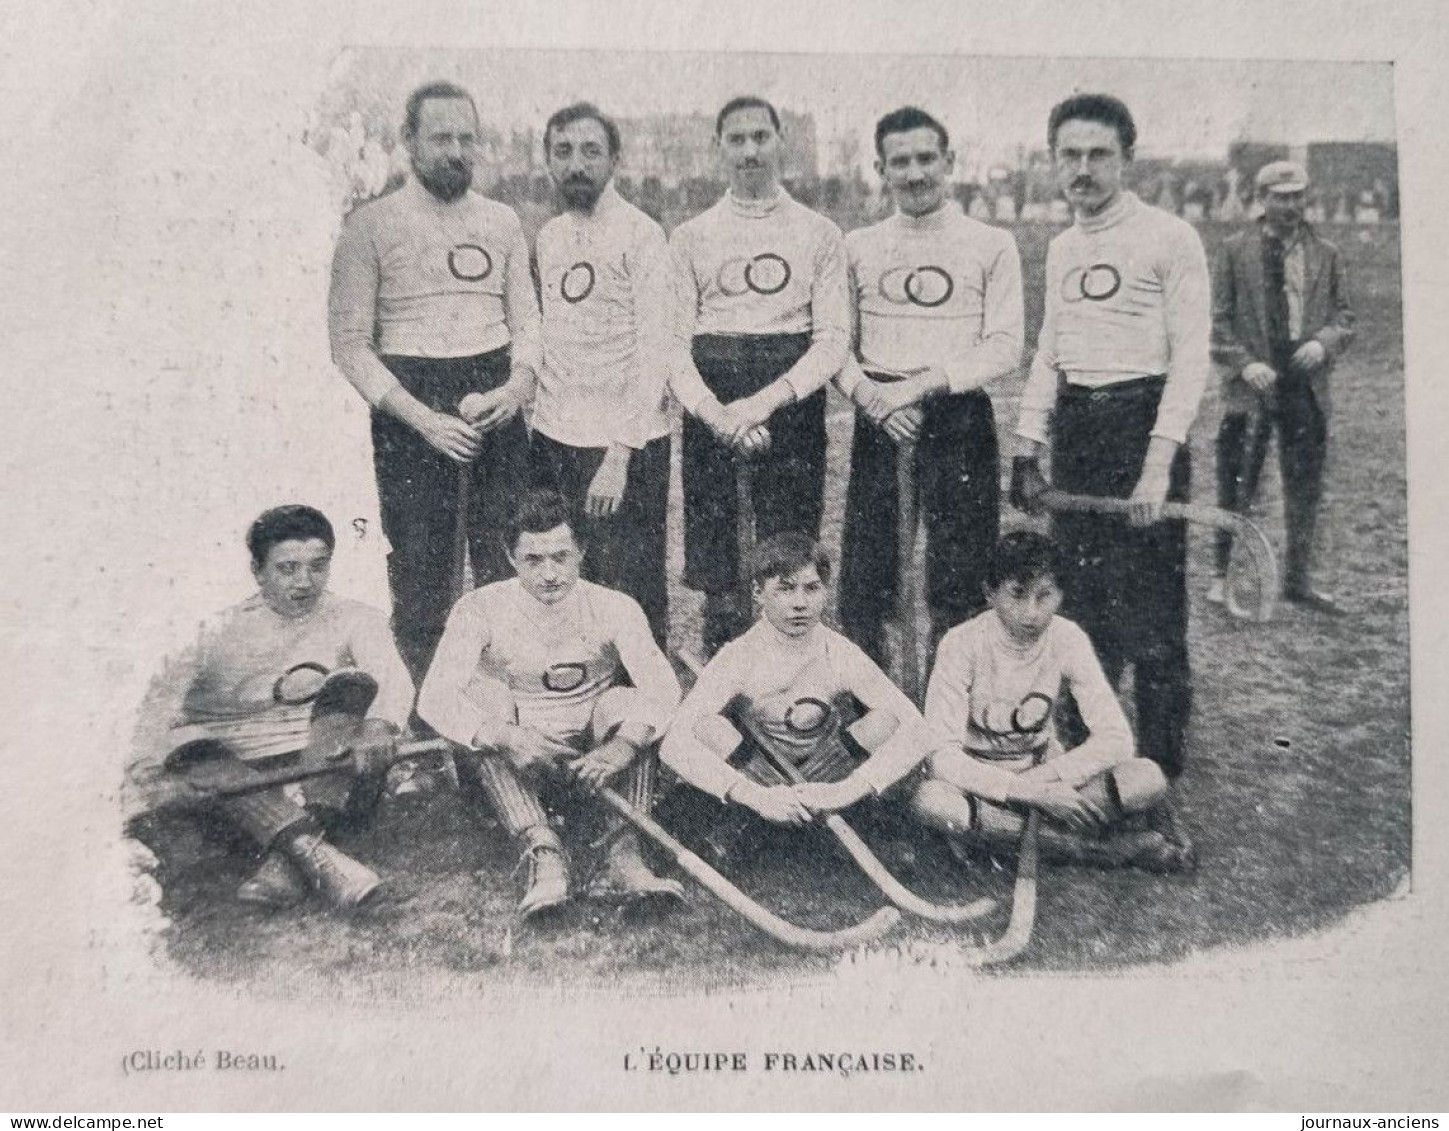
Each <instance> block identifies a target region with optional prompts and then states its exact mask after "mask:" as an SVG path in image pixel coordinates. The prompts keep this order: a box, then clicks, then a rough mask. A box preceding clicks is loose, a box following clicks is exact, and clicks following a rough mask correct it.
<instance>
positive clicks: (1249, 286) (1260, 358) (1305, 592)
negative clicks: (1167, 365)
mask: <svg viewBox="0 0 1449 1131" xmlns="http://www.w3.org/2000/svg"><path fill="white" fill-rule="evenodd" d="M1257 187H1258V195H1259V199H1260V201H1261V202H1262V205H1263V216H1262V219H1260V220H1259V221H1258V222H1257V223H1256V224H1254V225H1253V227H1252V228H1250V229H1249V230H1248V231H1246V232H1243V233H1241V234H1239V235H1236V236H1234V237H1233V238H1232V239H1230V240H1228V242H1227V244H1226V245H1225V246H1224V248H1223V253H1222V256H1221V258H1219V260H1218V262H1217V264H1216V270H1215V272H1214V284H1215V285H1214V287H1213V359H1214V360H1215V361H1216V362H1217V363H1218V365H1219V367H1220V368H1221V369H1222V372H1223V403H1224V409H1223V422H1222V425H1221V427H1220V428H1219V430H1218V502H1219V504H1220V505H1221V506H1223V507H1226V508H1227V509H1229V510H1236V511H1246V510H1247V509H1248V508H1249V507H1250V506H1251V505H1252V503H1253V496H1254V494H1256V492H1257V488H1258V479H1259V476H1260V475H1261V474H1262V470H1263V460H1264V458H1265V457H1266V456H1267V454H1268V439H1269V435H1270V433H1271V431H1272V427H1273V425H1274V424H1275V423H1276V424H1277V426H1278V459H1279V466H1280V467H1281V469H1282V475H1283V510H1284V518H1285V520H1286V523H1285V524H1286V526H1287V528H1288V553H1287V562H1286V568H1285V569H1284V571H1283V596H1284V597H1285V598H1286V599H1287V600H1289V601H1292V602H1294V603H1295V604H1298V605H1301V606H1303V607H1304V608H1307V609H1312V610H1313V611H1315V612H1319V613H1324V614H1326V615H1328V616H1338V615H1341V614H1342V612H1343V610H1342V609H1341V608H1340V607H1339V605H1338V604H1337V603H1336V602H1335V601H1334V600H1333V598H1332V597H1330V596H1328V595H1327V594H1324V593H1319V592H1317V591H1315V590H1314V588H1313V587H1312V584H1311V583H1310V577H1309V574H1310V570H1311V567H1312V564H1313V560H1312V559H1313V536H1314V531H1315V527H1316V525H1317V519H1318V503H1319V500H1320V499H1321V498H1322V495H1323V469H1324V461H1325V458H1326V456H1327V454H1328V408H1329V396H1328V377H1329V374H1330V373H1331V372H1332V370H1333V365H1334V362H1336V361H1337V360H1338V357H1339V355H1340V354H1341V353H1342V352H1343V350H1344V349H1345V348H1346V347H1347V346H1348V345H1349V343H1351V342H1352V341H1353V333H1354V331H1353V324H1354V315H1353V309H1352V307H1351V306H1350V305H1349V297H1348V279H1347V275H1346V274H1345V271H1344V265H1343V257H1342V256H1341V255H1340V254H1339V251H1338V248H1336V247H1335V246H1334V245H1333V244H1331V243H1329V242H1328V241H1327V240H1325V239H1322V238H1321V237H1320V236H1319V235H1318V233H1317V232H1315V231H1314V230H1313V229H1312V227H1310V226H1309V225H1308V223H1307V222H1306V221H1305V220H1304V219H1303V195H1304V193H1305V191H1306V190H1307V188H1308V174H1307V172H1306V171H1305V170H1304V169H1303V167H1302V166H1301V165H1299V164H1297V163H1296V162H1293V161H1274V162H1271V163H1270V164H1267V165H1264V166H1263V168H1262V169H1260V170H1259V171H1258V178H1257ZM1255 420H1258V421H1261V423H1260V425H1259V427H1257V428H1256V429H1255V428H1252V427H1251V425H1252V423H1253V422H1254V421H1255ZM1250 433H1251V434H1252V439H1251V440H1250V438H1249V437H1250ZM1232 545H1233V542H1232V535H1231V534H1228V533H1222V534H1219V535H1218V541H1217V545H1216V547H1215V551H1216V555H1217V556H1216V562H1215V565H1216V568H1217V573H1216V575H1215V576H1214V578H1213V583H1212V588H1211V589H1209V590H1208V600H1210V601H1213V602H1215V603H1221V602H1222V601H1223V574H1224V573H1225V572H1226V571H1227V567H1228V558H1229V557H1230V556H1231V554H1232Z"/></svg>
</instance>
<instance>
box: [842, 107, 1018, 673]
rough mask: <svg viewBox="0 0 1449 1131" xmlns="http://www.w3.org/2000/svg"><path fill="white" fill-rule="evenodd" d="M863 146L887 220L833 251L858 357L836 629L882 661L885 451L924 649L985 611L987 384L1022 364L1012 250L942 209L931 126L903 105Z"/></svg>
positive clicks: (991, 542)
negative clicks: (922, 572) (903, 499)
mask: <svg viewBox="0 0 1449 1131" xmlns="http://www.w3.org/2000/svg"><path fill="white" fill-rule="evenodd" d="M875 139H876V142H875V144H876V156H877V159H876V163H875V167H876V172H877V173H879V174H880V176H881V178H882V179H883V180H884V181H885V184H886V189H887V191H888V192H889V193H890V197H891V200H892V202H893V203H894V205H895V213H894V214H893V215H891V216H889V217H887V218H886V219H884V220H882V221H881V222H880V223H878V224H872V225H871V226H870V227H868V228H858V229H856V230H855V231H853V232H851V233H850V234H849V235H847V236H846V237H845V247H846V251H847V253H848V255H849V261H850V284H851V290H852V295H853V298H854V300H855V310H856V323H857V330H856V350H855V352H856V355H857V356H855V357H852V358H851V359H850V360H849V361H848V362H847V363H846V366H845V368H844V369H842V370H841V372H840V376H839V377H837V378H836V383H837V385H838V386H839V388H840V390H841V392H843V393H845V395H846V396H848V397H850V399H851V400H853V401H854V402H855V404H856V406H857V409H858V412H857V415H856V422H855V439H854V441H853V443H852V445H851V454H850V487H849V490H848V492H847V497H846V510H845V535H844V538H843V539H842V544H843V545H845V546H848V547H849V548H850V549H849V552H848V553H847V554H846V555H844V558H843V560H842V562H841V569H840V617H841V622H842V624H843V625H844V628H845V631H846V634H847V635H848V636H850V638H851V639H852V640H854V641H855V642H856V643H857V644H859V645H860V646H861V647H862V648H864V649H865V651H866V653H867V654H869V655H870V656H871V658H872V659H874V660H876V661H877V662H881V661H882V658H883V645H882V623H883V617H884V615H885V613H886V612H887V610H889V609H890V607H891V602H890V594H891V592H892V591H893V590H894V588H895V586H896V584H897V580H898V578H899V576H900V570H901V569H903V568H905V567H906V566H907V565H909V563H899V562H897V560H896V557H897V554H896V537H895V531H894V526H895V523H896V521H897V517H896V509H897V491H896V478H895V475H894V474H893V473H892V469H893V468H894V466H895V461H896V458H897V456H896V448H897V446H898V445H901V444H904V443H908V442H910V441H917V446H916V447H915V449H914V451H915V457H914V458H915V463H916V477H917V478H916V482H917V484H918V491H919V494H920V496H921V503H922V509H923V510H924V512H925V524H926V534H927V543H926V600H927V605H928V606H929V608H930V610H931V627H932V640H933V642H934V641H935V640H939V639H940V637H941V635H942V634H943V633H944V632H945V631H946V629H948V628H950V627H951V626H952V625H955V624H958V623H959V622H961V621H964V620H966V619H967V618H969V617H971V616H973V615H974V614H975V613H977V612H979V611H980V610H981V609H982V608H984V607H985V600H986V598H985V583H986V575H987V569H988V566H989V564H990V560H991V552H992V549H993V547H994V546H995V545H996V537H997V530H998V525H999V515H998V504H997V496H998V494H999V489H1000V479H1001V469H1000V464H999V456H998V448H997V439H996V417H995V415H994V413H993V411H992V407H991V398H990V397H989V396H988V395H987V393H986V386H987V385H988V384H990V382H992V381H994V380H995V379H996V378H998V377H1001V376H1004V375H1005V374H1008V373H1011V372H1013V371H1014V370H1015V369H1016V368H1017V366H1018V365H1020V364H1021V349H1022V337H1023V330H1022V300H1021V258H1020V256H1019V255H1018V254H1017V250H1016V241H1015V240H1014V239H1012V237H1011V234H1010V233H1009V232H1005V231H1002V230H1001V229H999V228H993V227H990V226H989V225H987V224H983V223H981V222H980V221H977V220H973V219H971V218H969V217H967V216H966V215H965V214H964V213H963V212H962V211H961V207H960V205H958V204H957V203H956V202H955V201H953V200H951V199H949V197H948V195H947V187H948V186H947V178H948V177H949V176H950V175H951V169H952V165H953V164H954V162H955V154H953V153H952V152H951V146H950V137H949V135H948V134H947V132H946V128H945V127H944V126H943V125H941V123H940V122H938V121H937V120H936V119H935V118H933V117H931V115H929V114H927V113H926V112H925V111H923V110H920V109H917V108H916V107H914V106H906V107H903V108H901V109H899V110H896V111H893V112H892V113H890V114H887V115H886V116H885V117H883V118H882V119H881V120H880V121H879V122H878V123H877V124H876V129H875ZM857 357H858V359H859V360H858V361H857ZM932 651H934V648H932Z"/></svg>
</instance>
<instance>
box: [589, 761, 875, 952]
mask: <svg viewBox="0 0 1449 1131" xmlns="http://www.w3.org/2000/svg"><path fill="white" fill-rule="evenodd" d="M597 796H598V797H599V798H600V799H601V800H602V801H603V802H604V804H606V805H608V806H609V807H610V808H611V809H613V810H614V811H615V812H616V813H618V814H619V815H620V816H621V817H623V818H624V819H625V820H626V821H628V822H629V823H630V824H631V825H633V826H634V827H635V828H636V829H638V830H639V831H640V832H642V833H643V834H644V835H645V836H647V837H649V839H650V840H652V841H654V842H655V843H656V844H658V845H659V846H660V847H661V848H663V849H664V850H665V851H666V852H668V853H669V855H670V856H671V857H673V859H674V861H675V863H676V864H678V865H679V866H680V868H682V869H683V870H684V871H685V872H686V873H687V874H688V875H689V877H690V878H691V879H692V880H694V881H695V882H696V883H697V884H699V885H700V886H701V887H703V888H704V889H705V890H706V891H708V892H709V893H710V894H711V895H712V896H714V897H715V898H716V899H718V900H719V901H720V902H721V903H723V904H724V905H725V906H726V907H728V908H729V909H730V910H731V911H733V912H734V913H735V914H737V915H739V916H740V917H741V918H743V919H745V920H746V921H748V922H749V923H750V924H751V925H752V926H754V927H756V928H758V929H759V930H760V931H763V932H764V933H765V934H767V935H769V936H771V937H772V938H774V939H776V940H778V941H779V942H782V943H784V944H785V945H786V946H792V947H795V948H796V949H798V950H813V951H820V952H827V953H828V952H832V951H840V950H849V949H851V948H852V947H857V946H863V945H864V944H865V943H868V942H872V941H873V940H875V939H878V938H880V937H881V936H882V935H884V934H885V933H886V932H887V931H889V930H890V929H891V928H892V927H894V926H895V925H896V924H897V923H899V922H900V918H901V915H900V912H899V911H897V910H896V909H895V908H894V907H881V908H877V909H876V911H875V912H874V913H873V914H872V915H871V916H870V918H868V919H866V920H865V921H863V922H860V923H856V924H855V925H854V926H850V927H842V928H841V929H840V930H838V931H820V930H815V929H814V928H811V927H801V926H799V925H797V924H795V923H791V922H788V921H787V920H785V919H782V918H780V916H778V915H776V914H775V913H774V912H773V911H770V910H768V909H767V908H765V907H762V906H761V905H760V904H758V903H756V902H755V901H754V900H753V899H751V898H750V897H749V896H748V895H746V894H745V893H744V892H743V891H741V890H740V889H739V888H737V887H736V886H735V885H734V884H732V883H730V881H729V880H727V879H725V877H724V876H722V875H720V874H719V873H718V872H716V871H715V870H714V869H713V868H711V867H710V866H709V865H708V864H706V863H705V862H704V861H703V860H702V859H700V857H698V856H697V855H695V854H694V853H693V852H691V851H690V850H689V849H687V848H686V847H685V846H684V845H683V844H681V843H680V842H679V841H678V840H676V839H675V838H674V837H673V836H671V835H670V834H669V832H668V831H667V830H666V829H665V828H664V826H663V825H661V824H659V822H658V821H656V820H655V819H654V818H653V817H651V816H649V815H648V814H647V813H641V812H640V811H639V810H638V809H635V808H634V806H632V805H630V804H629V803H628V802H627V801H625V800H624V799H623V798H622V797H620V796H619V795H618V794H617V793H615V792H614V791H613V790H612V789H610V788H609V787H608V786H603V787H601V788H600V789H599V790H598V791H597Z"/></svg>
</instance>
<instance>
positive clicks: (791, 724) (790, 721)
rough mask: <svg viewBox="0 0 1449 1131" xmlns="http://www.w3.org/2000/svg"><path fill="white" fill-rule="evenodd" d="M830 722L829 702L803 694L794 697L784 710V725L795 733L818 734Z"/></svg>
mask: <svg viewBox="0 0 1449 1131" xmlns="http://www.w3.org/2000/svg"><path fill="white" fill-rule="evenodd" d="M829 723H830V704H829V703H827V702H825V701H824V700H823V699H816V698H814V697H813V696H809V695H807V696H805V697H804V698H801V699H796V700H795V702H793V703H791V704H790V708H789V710H787V711H786V712H785V725H786V726H787V727H788V728H789V729H790V730H791V731H793V732H794V733H795V734H819V733H820V732H821V731H822V730H824V729H825V728H826V726H827V725H829Z"/></svg>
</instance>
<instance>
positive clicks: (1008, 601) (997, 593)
mask: <svg viewBox="0 0 1449 1131" xmlns="http://www.w3.org/2000/svg"><path fill="white" fill-rule="evenodd" d="M986 597H987V600H989V601H990V602H991V607H992V608H993V609H995V610H996V615H997V616H998V617H1000V618H1001V623H1002V625H1003V626H1005V628H1006V634H1007V635H1008V636H1010V637H1011V638H1012V640H1014V641H1016V642H1017V643H1018V644H1035V643H1036V642H1037V641H1038V640H1040V639H1041V634H1042V633H1043V632H1045V631H1046V630H1047V626H1048V625H1049V624H1051V622H1052V617H1054V616H1055V615H1056V612H1057V609H1059V608H1060V607H1061V603H1062V591H1061V589H1059V588H1058V587H1057V583H1056V582H1055V581H1054V580H1053V579H1052V578H1050V577H1036V578H1032V579H1031V580H1030V581H1018V580H1015V579H1010V578H1009V579H1007V580H1006V581H1003V582H1002V583H1001V584H1000V585H998V586H997V587H996V588H995V589H988V590H987V591H986Z"/></svg>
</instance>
